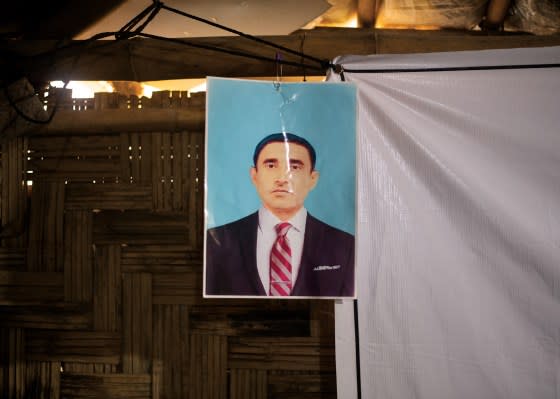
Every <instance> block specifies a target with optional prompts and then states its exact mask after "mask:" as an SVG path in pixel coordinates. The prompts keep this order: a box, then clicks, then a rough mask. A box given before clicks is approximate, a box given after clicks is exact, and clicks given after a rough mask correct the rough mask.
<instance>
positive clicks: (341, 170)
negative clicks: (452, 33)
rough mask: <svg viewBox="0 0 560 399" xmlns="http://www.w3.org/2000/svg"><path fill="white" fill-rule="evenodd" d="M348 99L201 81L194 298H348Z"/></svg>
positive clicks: (335, 91)
mask: <svg viewBox="0 0 560 399" xmlns="http://www.w3.org/2000/svg"><path fill="white" fill-rule="evenodd" d="M356 96H357V94H356V87H355V86H354V85H353V84H348V83H340V82H309V83H308V82H301V83H287V82H286V83H284V82H282V83H280V84H275V83H274V82H270V81H251V80H243V79H226V78H212V77H210V78H208V80H207V100H206V101H207V104H206V113H207V115H206V158H205V223H204V234H205V240H204V277H203V280H204V284H203V286H204V288H203V295H204V297H232V298H239V297H244V298H247V297H254V298H276V299H278V298H286V299H288V298H354V297H355V288H354V287H355V273H354V270H355V265H354V252H355V249H354V248H355V244H354V243H355V237H354V235H355V219H356V197H355V193H356V126H357V123H356V115H357V110H356Z"/></svg>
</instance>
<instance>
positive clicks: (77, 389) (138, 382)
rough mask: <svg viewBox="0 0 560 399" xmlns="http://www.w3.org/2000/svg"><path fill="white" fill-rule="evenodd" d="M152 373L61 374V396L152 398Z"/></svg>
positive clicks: (75, 397)
mask: <svg viewBox="0 0 560 399" xmlns="http://www.w3.org/2000/svg"><path fill="white" fill-rule="evenodd" d="M151 380H152V377H151V375H150V374H87V373H83V374H74V373H67V372H64V373H62V374H61V376H60V397H61V398H72V399H93V398H111V399H151V398H152V387H151Z"/></svg>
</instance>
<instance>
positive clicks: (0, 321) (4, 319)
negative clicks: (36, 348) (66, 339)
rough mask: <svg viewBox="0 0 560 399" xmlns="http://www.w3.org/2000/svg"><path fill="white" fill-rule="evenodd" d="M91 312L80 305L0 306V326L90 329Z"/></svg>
mask: <svg viewBox="0 0 560 399" xmlns="http://www.w3.org/2000/svg"><path fill="white" fill-rule="evenodd" d="M91 319H92V316H91V310H90V309H89V307H87V306H84V305H82V304H74V303H66V302H63V303H53V304H47V305H40V306H39V305H28V306H17V305H16V306H0V326H5V327H22V328H38V329H50V330H84V329H87V328H90V327H91V324H92V320H91Z"/></svg>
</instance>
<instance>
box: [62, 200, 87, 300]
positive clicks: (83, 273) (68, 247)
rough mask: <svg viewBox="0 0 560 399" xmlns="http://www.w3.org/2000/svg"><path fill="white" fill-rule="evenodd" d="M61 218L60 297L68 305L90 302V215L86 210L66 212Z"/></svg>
mask: <svg viewBox="0 0 560 399" xmlns="http://www.w3.org/2000/svg"><path fill="white" fill-rule="evenodd" d="M64 216H65V217H64V230H65V231H64V247H63V248H64V297H65V299H66V300H67V301H70V302H87V303H91V301H92V297H93V286H92V281H93V259H92V251H93V249H92V244H93V243H92V225H93V221H92V214H91V212H89V211H67V212H66V213H65V215H64Z"/></svg>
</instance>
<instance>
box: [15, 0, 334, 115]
mask: <svg viewBox="0 0 560 399" xmlns="http://www.w3.org/2000/svg"><path fill="white" fill-rule="evenodd" d="M162 9H164V10H166V11H169V12H172V13H175V14H178V15H181V16H183V17H186V18H189V19H193V20H196V21H198V22H202V23H205V24H208V25H211V26H214V27H216V28H219V29H222V30H225V31H227V32H230V33H234V34H236V35H238V36H241V37H244V38H246V39H249V40H252V41H255V42H257V43H259V44H263V45H266V46H270V47H273V48H275V49H277V50H281V51H283V52H285V53H288V54H291V55H295V56H298V57H299V58H300V61H297V62H296V61H289V60H284V59H283V58H282V57H279V56H276V57H274V58H273V57H266V56H261V55H257V54H252V53H248V52H244V51H240V50H232V49H227V48H223V47H217V46H212V45H207V44H202V43H194V42H192V41H188V40H183V39H175V38H168V37H163V36H158V35H153V34H149V33H145V32H143V30H144V29H145V28H146V27H147V26H148V24H149V23H150V22H151V21H152V20H153V19H154V18H155V17H156V16H157V14H158V13H159V12H160V11H161V10H162ZM142 21H143V22H142ZM108 37H114V38H115V41H113V42H109V43H103V44H101V46H103V47H105V46H110V45H114V43H117V42H119V41H122V40H130V39H132V38H134V37H144V38H150V39H153V40H158V41H166V42H170V43H174V44H179V45H183V46H188V47H193V48H199V49H204V50H210V51H215V52H220V53H224V54H228V55H233V56H238V57H244V58H250V59H254V60H257V61H264V62H270V63H274V64H276V65H277V66H279V65H289V66H293V67H299V68H302V70H303V71H304V75H305V73H306V72H305V71H306V70H313V71H319V72H321V73H325V72H326V71H327V70H328V68H330V67H332V64H331V63H330V62H329V61H328V60H321V59H319V58H317V57H313V56H310V55H307V54H305V53H304V52H303V40H305V37H304V39H303V40H302V42H301V46H300V51H296V50H292V49H290V48H288V47H285V46H281V45H279V44H276V43H273V42H271V41H268V40H265V39H262V38H259V37H256V36H253V35H249V34H247V33H244V32H241V31H238V30H236V29H232V28H229V27H227V26H225V25H221V24H218V23H216V22H213V21H209V20H207V19H204V18H201V17H198V16H195V15H192V14H189V13H186V12H184V11H181V10H178V9H176V8H173V7H169V6H167V5H165V4H164V3H163V2H161V1H159V0H153V2H152V4H151V5H149V6H148V7H146V8H145V9H144V10H142V11H141V12H140V13H139V14H138V15H136V16H135V17H134V18H132V19H131V20H130V21H129V22H127V23H126V24H125V25H124V26H123V27H122V28H121V29H120V30H119V31H117V32H100V33H97V34H95V35H93V36H91V37H90V38H89V39H86V40H83V41H79V42H71V43H67V44H65V45H62V46H58V45H57V46H56V47H55V48H54V49H52V50H48V51H46V52H43V53H41V54H37V55H34V56H33V57H32V59H35V60H45V59H47V60H48V59H51V57H53V58H54V57H55V56H61V54H62V53H63V52H65V51H68V50H71V49H74V48H87V47H88V46H89V45H91V43H99V40H101V39H105V38H108ZM101 46H99V47H96V48H100V47H101ZM277 54H278V53H277ZM72 56H74V54H72ZM79 56H80V53H78V54H77V56H76V58H75V59H74V63H73V64H74V65H75V64H76V63H77V60H78V58H79ZM304 59H306V60H308V61H312V62H314V63H317V64H318V65H309V64H306V63H305V62H304ZM49 64H50V65H52V64H54V62H49ZM67 83H68V82H66V83H65V84H64V87H66V85H67ZM4 92H5V94H6V98H7V99H8V102H9V104H10V106H11V107H12V108H13V109H14V110H15V111H16V113H17V114H18V115H19V116H21V117H22V118H23V119H25V120H26V121H28V122H31V123H37V124H47V123H50V121H52V119H53V117H54V114H55V113H56V110H57V106H58V104H55V105H54V107H53V111H52V112H51V114H50V115H49V117H48V118H47V119H45V120H37V119H35V118H32V117H29V116H28V115H25V113H24V112H23V111H22V110H21V109H19V107H18V106H17V102H18V100H15V101H14V100H13V99H12V98H11V97H10V95H9V93H8V92H7V86H4Z"/></svg>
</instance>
